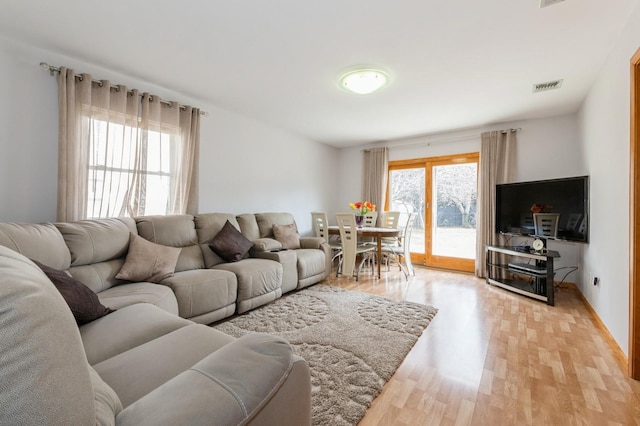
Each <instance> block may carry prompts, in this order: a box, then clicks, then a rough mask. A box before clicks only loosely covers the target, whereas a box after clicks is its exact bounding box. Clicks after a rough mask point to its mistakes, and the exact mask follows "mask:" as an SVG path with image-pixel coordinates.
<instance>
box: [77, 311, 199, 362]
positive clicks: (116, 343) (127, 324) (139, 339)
mask: <svg viewBox="0 0 640 426" xmlns="http://www.w3.org/2000/svg"><path fill="white" fill-rule="evenodd" d="M191 324H193V323H192V322H191V321H189V320H186V319H184V318H180V317H179V316H177V315H175V314H170V313H169V312H167V311H165V310H163V309H160V308H158V307H157V306H154V305H151V304H149V303H137V304H135V305H131V306H125V307H124V308H122V309H118V310H117V311H116V312H114V313H113V314H111V315H109V316H107V317H104V318H100V319H99V320H96V321H93V322H90V323H88V324H85V325H83V326H81V327H80V335H81V336H82V344H83V345H84V351H85V353H86V354H87V361H89V364H91V365H94V364H97V363H99V362H102V361H104V360H106V359H109V358H112V357H114V356H116V355H118V354H121V353H123V352H126V351H128V350H130V349H133V348H135V347H137V346H140V345H143V344H145V343H147V342H150V341H151V340H153V339H156V338H158V337H160V336H164V335H165V334H168V333H171V332H172V331H175V330H177V329H179V328H182V327H186V326H188V325H191ZM121 330H126V333H122V332H121Z"/></svg>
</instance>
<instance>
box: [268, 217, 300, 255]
mask: <svg viewBox="0 0 640 426" xmlns="http://www.w3.org/2000/svg"><path fill="white" fill-rule="evenodd" d="M273 236H274V238H275V239H276V240H277V241H279V242H280V244H282V247H283V248H286V249H291V250H295V249H299V248H300V236H299V235H298V231H296V226H295V225H294V224H293V223H291V224H289V225H278V224H275V225H273Z"/></svg>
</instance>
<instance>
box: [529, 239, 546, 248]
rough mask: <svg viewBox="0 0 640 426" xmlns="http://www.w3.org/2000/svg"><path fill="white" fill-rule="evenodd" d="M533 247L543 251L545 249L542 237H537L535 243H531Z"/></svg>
mask: <svg viewBox="0 0 640 426" xmlns="http://www.w3.org/2000/svg"><path fill="white" fill-rule="evenodd" d="M531 247H532V248H533V249H534V250H535V251H542V250H544V241H542V240H541V239H540V238H536V239H535V240H533V243H531Z"/></svg>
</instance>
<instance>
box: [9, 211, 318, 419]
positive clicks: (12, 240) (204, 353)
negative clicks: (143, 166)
mask: <svg viewBox="0 0 640 426" xmlns="http://www.w3.org/2000/svg"><path fill="white" fill-rule="evenodd" d="M227 221H228V222H229V224H230V225H231V226H233V228H234V229H235V230H238V231H240V233H241V234H242V235H243V236H244V237H246V238H247V239H248V240H249V241H251V246H252V247H251V249H250V250H249V252H248V253H247V254H246V255H244V256H242V258H241V259H240V260H239V261H235V262H226V261H224V260H223V259H222V258H221V257H220V256H218V255H217V254H216V253H215V252H214V251H213V250H212V249H211V248H210V246H209V245H210V244H211V243H212V241H214V240H215V239H216V237H217V236H218V235H217V234H218V233H219V232H220V231H221V230H222V229H223V227H224V226H225V223H226V222H227ZM274 225H288V226H293V227H294V228H295V221H294V220H293V217H292V215H290V214H286V213H260V214H245V215H240V216H235V215H230V214H224V213H208V214H201V215H197V216H195V217H194V216H191V215H175V216H150V217H140V218H136V219H130V218H112V219H97V220H86V221H79V222H74V223H43V224H17V223H0V328H1V329H2V330H1V331H0V333H1V335H2V336H3V343H2V345H1V347H0V359H3V363H2V364H0V371H1V373H0V377H2V380H0V406H2V407H3V409H2V410H0V412H1V413H0V424H42V423H47V424H90V423H95V424H154V425H158V424H225V425H226V424H267V425H268V424H280V425H288V424H292V425H293V424H295V425H299V424H300V425H303V424H308V423H309V422H310V375H309V369H308V365H307V363H306V362H305V361H304V360H303V359H301V358H300V357H297V356H295V355H293V353H292V351H291V347H290V345H289V344H288V343H287V342H286V341H284V340H282V339H279V338H276V337H273V336H268V335H260V334H256V335H250V336H245V337H243V338H240V339H235V338H233V337H231V336H228V335H226V334H224V333H221V332H218V331H216V330H215V329H213V328H211V327H207V326H205V325H204V324H210V323H213V322H216V321H219V320H222V319H224V318H226V317H229V316H231V315H234V314H240V313H243V312H246V311H248V310H250V309H254V308H256V307H258V306H261V305H263V304H265V303H268V302H271V301H273V300H275V299H276V298H278V297H280V296H281V295H282V294H283V293H286V292H288V291H291V290H294V289H299V288H303V287H306V286H309V285H312V284H315V283H317V282H320V281H322V280H323V279H324V278H325V277H326V276H328V274H329V271H330V263H329V262H330V249H329V247H328V246H327V245H326V243H324V241H323V240H321V239H317V238H305V237H302V238H299V246H300V247H299V248H292V249H289V250H279V249H281V247H282V243H281V242H279V241H278V240H277V239H275V238H274V234H273V229H274ZM227 226H229V225H227ZM136 236H139V237H142V238H144V240H146V241H150V242H153V243H155V244H159V245H161V246H166V247H175V248H179V249H180V250H179V255H178V257H177V262H176V264H175V273H174V274H173V275H172V276H168V277H166V278H163V279H162V280H160V281H159V282H157V283H152V282H129V281H125V280H121V279H118V278H116V275H118V272H119V271H120V270H121V268H122V267H123V265H124V264H125V262H126V261H127V256H128V251H129V244H130V240H131V238H134V237H136ZM136 238H137V237H136ZM2 246H4V247H2ZM274 250H275V251H274ZM29 259H33V260H36V261H38V262H41V263H42V264H44V265H46V266H49V267H51V268H54V269H57V270H61V271H65V272H66V273H67V274H68V275H70V276H72V277H73V278H75V279H77V280H78V281H80V282H82V283H83V284H85V285H86V286H87V287H89V288H90V289H91V290H92V291H93V292H95V294H97V296H98V298H99V301H100V302H101V303H102V304H103V305H105V306H106V307H109V308H112V309H115V312H113V313H110V314H108V315H106V316H103V317H101V318H98V319H96V320H94V321H92V322H89V323H87V324H84V325H80V326H78V325H77V324H76V323H75V322H74V317H73V315H72V314H71V311H70V309H69V308H68V307H67V305H66V304H65V301H64V299H62V296H60V293H59V292H58V291H56V289H55V287H54V286H53V284H52V283H51V281H50V280H49V279H48V278H47V276H46V275H44V274H43V273H42V271H41V270H40V269H39V268H38V267H37V266H35V265H34V264H33V263H32V262H31V261H30V260H29ZM94 297H95V296H94ZM5 360H6V361H5ZM70 401H71V402H70Z"/></svg>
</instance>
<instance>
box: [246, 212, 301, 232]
mask: <svg viewBox="0 0 640 426" xmlns="http://www.w3.org/2000/svg"><path fill="white" fill-rule="evenodd" d="M256 222H257V223H258V229H259V230H260V237H259V238H274V235H273V225H291V224H293V225H294V226H295V223H296V221H295V219H294V218H293V215H292V214H291V213H256ZM295 229H296V232H297V231H298V228H297V227H296V228H295Z"/></svg>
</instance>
